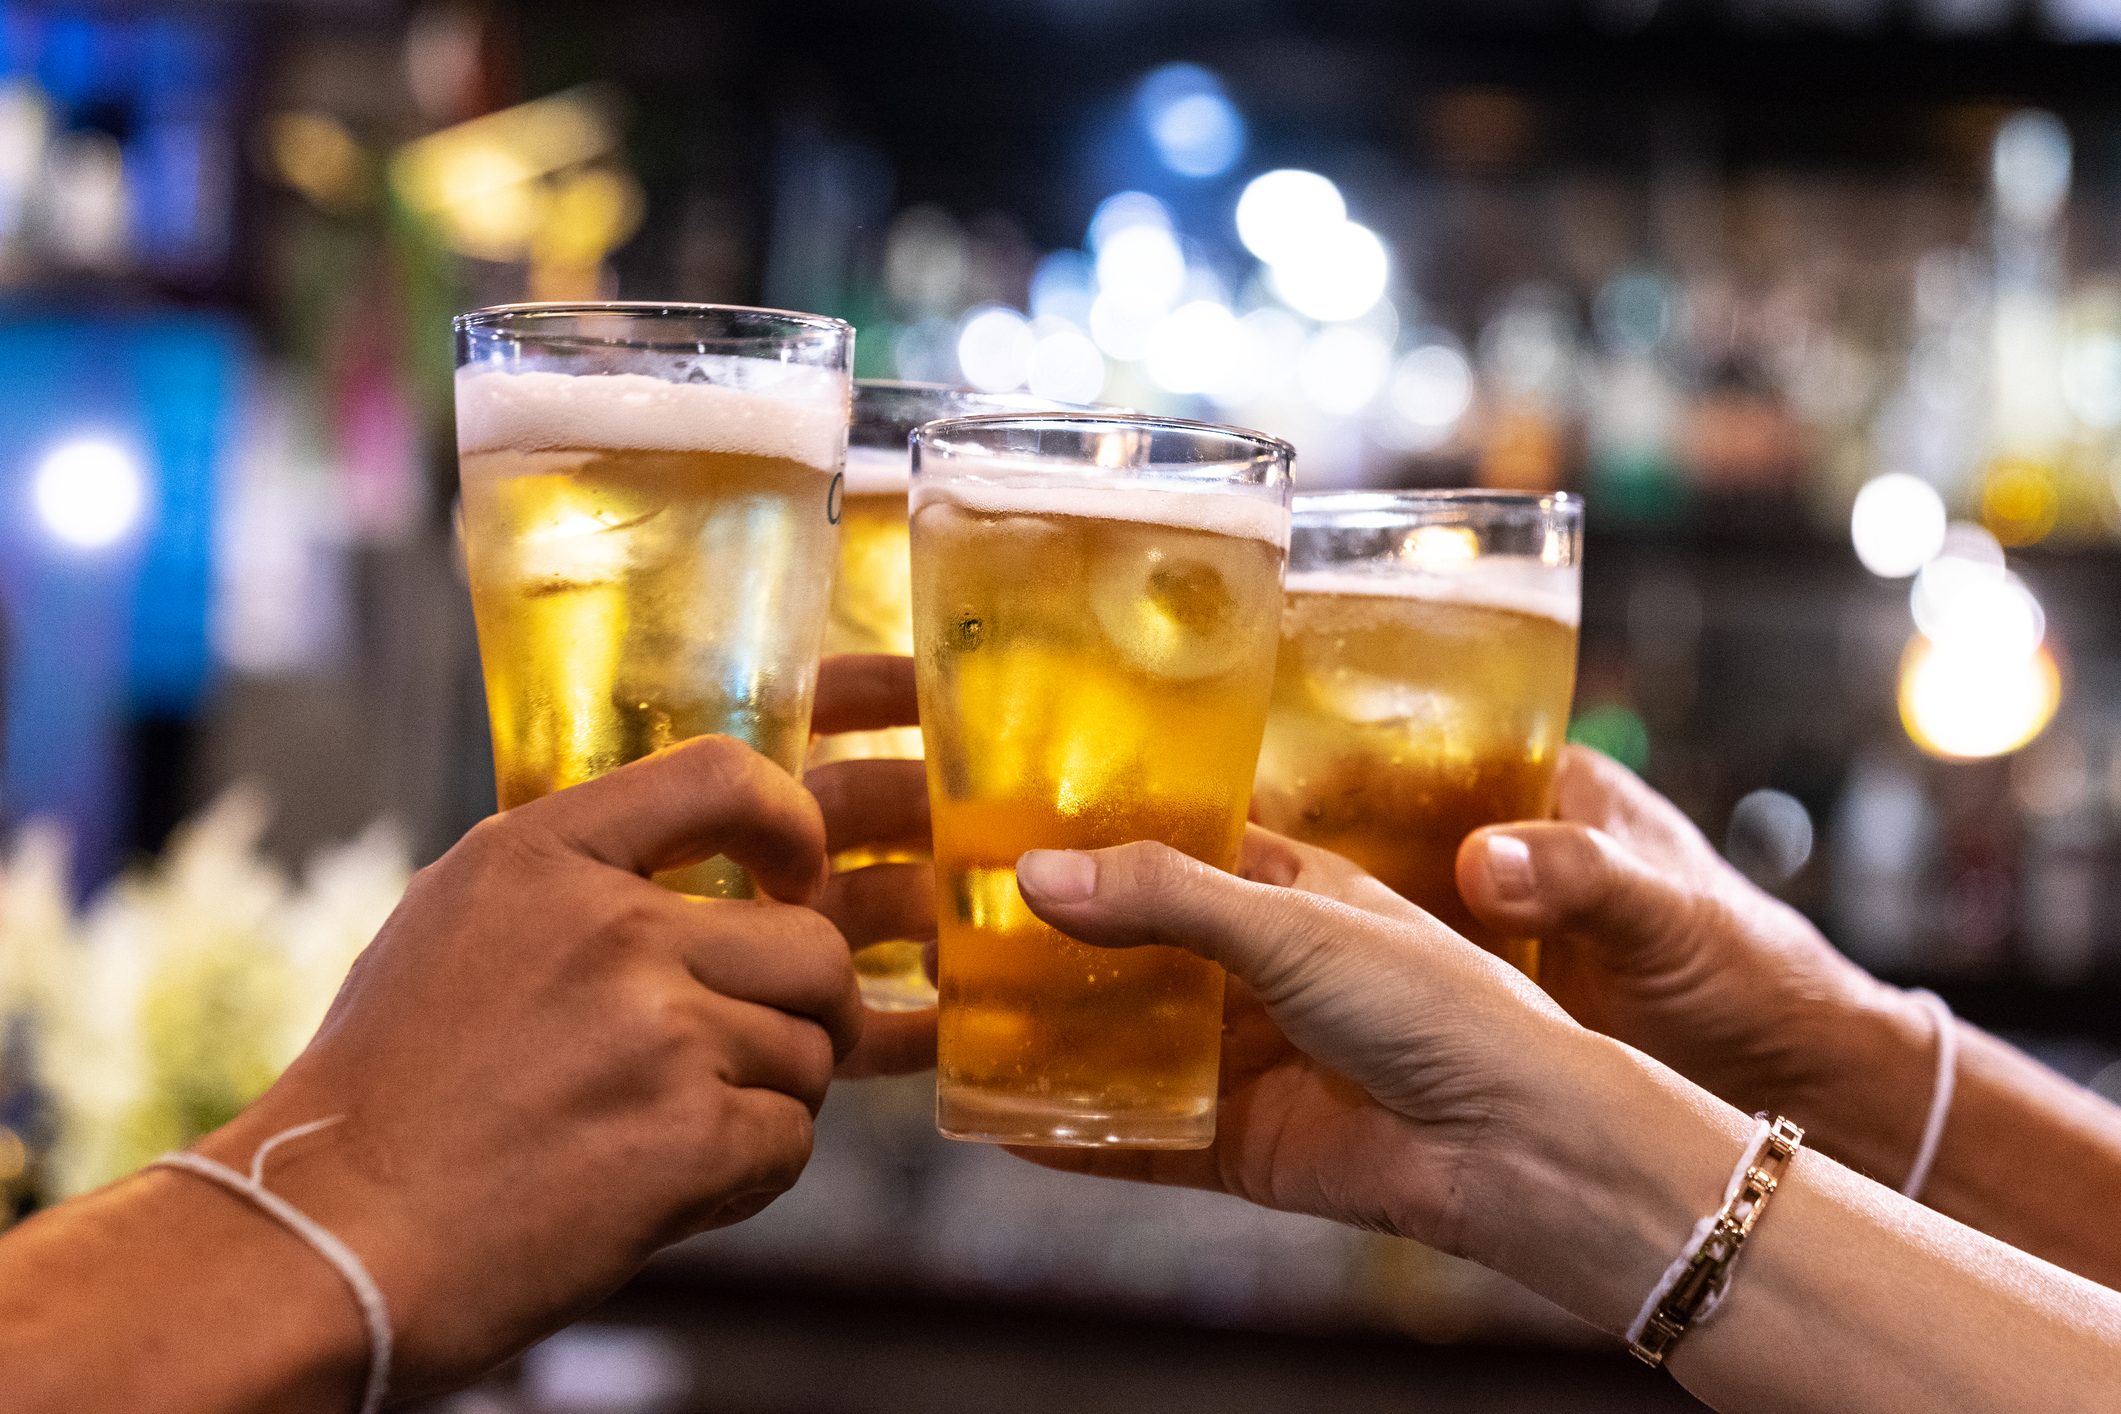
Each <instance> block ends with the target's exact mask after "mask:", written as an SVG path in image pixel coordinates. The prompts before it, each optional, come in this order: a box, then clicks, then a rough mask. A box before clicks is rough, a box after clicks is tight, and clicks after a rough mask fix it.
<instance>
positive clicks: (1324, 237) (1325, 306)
mask: <svg viewBox="0 0 2121 1414" xmlns="http://www.w3.org/2000/svg"><path fill="white" fill-rule="evenodd" d="M1391 273H1392V262H1391V258H1390V257H1389V256H1388V255H1387V254H1386V253H1385V243H1384V242H1383V241H1382V240H1380V239H1378V235H1377V233H1376V232H1375V231H1373V230H1371V229H1370V228H1369V227H1368V226H1364V225H1361V224H1359V223H1357V222H1354V221H1343V222H1341V223H1340V224H1339V225H1338V226H1334V227H1331V228H1330V229H1328V230H1327V231H1325V232H1323V233H1322V234H1320V235H1319V236H1317V237H1316V238H1314V239H1313V240H1312V241H1310V242H1309V243H1308V244H1307V245H1305V246H1304V247H1303V248H1302V249H1301V250H1300V251H1298V252H1297V253H1295V254H1293V255H1291V256H1289V257H1288V258H1287V259H1285V260H1283V261H1281V262H1280V263H1278V264H1276V265H1275V266H1274V267H1273V271H1272V274H1271V277H1270V278H1271V279H1272V281H1273V285H1274V292H1275V293H1276V294H1278V295H1280V296H1281V297H1282V298H1283V299H1284V300H1286V301H1288V303H1289V307H1290V308H1292V309H1294V310H1296V311H1297V312H1298V313H1299V314H1307V315H1309V316H1310V317H1311V318H1313V319H1316V320H1319V321H1321V322H1330V321H1335V320H1344V319H1354V318H1357V317H1359V316H1361V315H1363V314H1365V313H1367V312H1368V311H1369V310H1370V309H1371V308H1372V307H1373V306H1375V305H1376V303H1377V302H1378V301H1379V300H1381V299H1383V298H1384V293H1385V284H1386V282H1387V281H1388V280H1389V279H1390V278H1391Z"/></svg>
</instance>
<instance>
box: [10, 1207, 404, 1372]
mask: <svg viewBox="0 0 2121 1414" xmlns="http://www.w3.org/2000/svg"><path fill="white" fill-rule="evenodd" d="M0 1272H4V1273H5V1276H4V1277H0V1287H7V1288H12V1289H14V1290H15V1291H17V1292H20V1293H22V1294H23V1296H22V1300H23V1306H22V1307H21V1308H20V1309H17V1310H11V1311H7V1313H6V1318H5V1319H0V1328H4V1329H5V1330H7V1331H8V1333H9V1336H10V1337H12V1338H19V1339H21V1340H22V1341H23V1342H24V1343H23V1345H22V1346H21V1348H20V1350H19V1351H11V1352H10V1353H9V1355H8V1356H7V1357H6V1358H0V1366H5V1367H6V1368H8V1370H9V1371H10V1380H11V1384H10V1393H11V1394H23V1393H28V1394H29V1395H30V1396H31V1397H30V1398H29V1399H28V1401H27V1404H28V1406H30V1407H38V1408H42V1407H52V1408H67V1409H78V1410H82V1411H84V1414H88V1412H89V1411H101V1410H106V1409H108V1410H119V1409H133V1408H147V1407H153V1408H157V1409H169V1410H194V1409H196V1410H213V1411H216V1414H221V1412H222V1411H230V1414H234V1411H242V1412H243V1414H270V1412H271V1411H279V1410H288V1409H314V1410H333V1409H340V1408H346V1409H351V1408H352V1407H353V1406H354V1404H355V1403H357V1402H358V1398H359V1391H360V1387H361V1380H362V1378H363V1376H364V1374H365V1372H366V1369H367V1361H368V1340H367V1333H366V1330H365V1328H364V1327H363V1325H362V1322H361V1318H360V1315H359V1312H358V1311H357V1310H356V1309H355V1307H354V1305H353V1302H352V1300H351V1299H350V1298H349V1297H348V1295H347V1293H346V1290H345V1287H344V1285H343V1284H342V1283H341V1282H340V1281H339V1278H338V1276H337V1274H336V1273H334V1272H333V1271H332V1270H331V1269H330V1267H328V1266H327V1265H325V1264H324V1263H323V1262H322V1261H321V1260H319V1259H318V1258H317V1256H316V1254H314V1253H312V1252H310V1251H309V1249H308V1248H307V1247H306V1246H304V1245H303V1244H302V1243H301V1242H300V1241H298V1240H297V1239H296V1238H294V1237H293V1236H291V1235H290V1234H288V1233H286V1232H284V1231H283V1230H281V1229H280V1228H279V1226H278V1225H277V1224H276V1223H274V1222H273V1221H272V1220H271V1219H270V1218H268V1217H266V1216H265V1215H263V1214H261V1213H257V1212H254V1211H252V1210H251V1209H250V1208H249V1207H248V1206H247V1205H246V1204H244V1203H243V1202H242V1200H240V1199H238V1198H236V1197H235V1196H234V1195H232V1194H229V1193H226V1192H224V1191H222V1190H221V1189H219V1188H217V1187H215V1186H214V1185H212V1184H211V1183H208V1182H205V1181H204V1180H201V1179H198V1178H195V1177H192V1176H190V1175H187V1174H182V1173H174V1172H169V1171H166V1170H150V1171H147V1172H143V1173H139V1174H135V1175H134V1176H132V1177H130V1178H127V1179H124V1180H121V1181H120V1182H118V1183H116V1184H114V1185H112V1186H111V1187H109V1188H106V1189H103V1190H101V1191H99V1192H97V1193H93V1194H90V1195H88V1196H86V1197H83V1198H79V1199H76V1200H74V1201H72V1202H69V1203H65V1204H61V1205H60V1206H59V1207H57V1208H54V1209H51V1210H50V1211H49V1212H47V1213H44V1214H41V1215H40V1216H38V1217H37V1218H34V1219H32V1220H31V1221H30V1222H28V1223H25V1224H24V1225H23V1226H22V1228H21V1229H19V1230H18V1231H17V1232H15V1233H13V1234H10V1236H9V1238H8V1250H7V1251H6V1255H5V1258H4V1260H0ZM0 1310H5V1307H0ZM176 1351H181V1352H182V1358H181V1359H179V1358H174V1357H173V1356H170V1353H171V1352H176ZM166 1356H169V1357H170V1358H165V1357H166ZM18 1372H19V1374H20V1375H21V1376H22V1381H21V1382H20V1383H12V1381H14V1380H15V1379H16V1376H17V1373H18ZM40 1395H42V1396H46V1397H44V1398H43V1399H42V1402H40V1399H39V1397H38V1396H40Z"/></svg>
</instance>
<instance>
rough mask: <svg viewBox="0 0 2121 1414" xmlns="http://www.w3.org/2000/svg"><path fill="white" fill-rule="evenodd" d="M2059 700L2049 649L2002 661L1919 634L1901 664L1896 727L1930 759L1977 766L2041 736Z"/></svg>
mask: <svg viewBox="0 0 2121 1414" xmlns="http://www.w3.org/2000/svg"><path fill="white" fill-rule="evenodd" d="M2061 701H2062V674H2061V671H2060V670H2059V669H2058V668H2057V667H2056V666H2055V659H2054V655H2053V654H2051V653H2049V652H2048V650H2047V649H2046V648H2044V647H2043V648H2039V649H2037V650H2035V651H2034V652H2033V653H2031V654H2028V655H2026V656H2024V657H2019V658H2015V659H2003V660H1999V659H1998V658H1997V657H1996V656H1995V655H1993V654H1990V653H1984V652H1980V651H1978V650H1974V649H1970V648H1966V647H1962V646H1954V645H1948V644H1940V643H1935V642H1932V641H1931V640H1930V639H1929V638H1928V637H1926V636H1924V635H1920V634H1918V635H1916V637H1915V638H1914V639H1913V640H1912V641H1910V642H1909V644H1908V646H1907V651H1906V653H1905V654H1904V655H1903V656H1902V658H1901V660H1900V720H1901V723H1902V724H1903V725H1904V726H1905V727H1906V728H1907V734H1908V736H1909V738H1910V739H1912V740H1913V741H1914V743H1915V744H1916V745H1917V746H1919V747H1921V748H1922V749H1923V750H1924V751H1927V752H1929V753H1930V754H1931V755H1933V756H1942V757H1945V758H1947V759H1950V760H1961V761H1965V760H1979V759H1982V758H1985V757H1991V756H2003V755H2007V754H2009V753H2010V752H2013V751H2016V750H2018V749H2019V748H2020V747H2022V746H2024V745H2026V744H2027V743H2028V742H2030V741H2032V740H2033V738H2035V737H2037V736H2039V735H2040V733H2041V731H2042V730H2043V729H2044V728H2045V727H2046V726H2047V724H2048V723H2049V722H2050V721H2052V720H2053V719H2054V716H2055V709H2056V707H2057V706H2058V705H2060V703H2061Z"/></svg>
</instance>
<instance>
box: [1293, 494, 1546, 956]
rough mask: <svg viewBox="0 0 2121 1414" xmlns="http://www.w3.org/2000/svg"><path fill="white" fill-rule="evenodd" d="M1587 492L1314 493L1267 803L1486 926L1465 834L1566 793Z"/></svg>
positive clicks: (1444, 907)
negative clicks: (1469, 908) (1464, 877)
mask: <svg viewBox="0 0 2121 1414" xmlns="http://www.w3.org/2000/svg"><path fill="white" fill-rule="evenodd" d="M1582 537H1583V503H1582V502H1581V501H1580V500H1578V499H1577V498H1576V497H1574V496H1568V495H1559V494H1556V495H1518V494H1508V493H1502V492H1492V493H1491V492H1485V491H1406V492H1396V493H1390V494H1372V493H1364V492H1345V493H1338V494H1331V495H1317V496H1299V497H1297V498H1296V505H1295V512H1294V520H1293V524H1292V527H1291V530H1290V535H1289V588H1288V598H1287V601H1286V603H1285V604H1284V606H1283V608H1282V621H1281V656H1280V660H1279V663H1278V665H1277V667H1276V669H1275V680H1274V708H1273V711H1272V713H1271V714H1270V715H1269V717H1268V720H1267V736H1266V743H1265V745H1264V746H1263V747H1262V748H1261V751H1260V758H1259V780H1258V784H1257V787H1256V794H1255V795H1254V799H1253V810H1254V813H1255V814H1256V816H1257V817H1258V819H1259V821H1260V823H1261V824H1263V825H1265V826H1266V827H1267V828H1268V829H1270V830H1275V831H1278V832H1280V833H1282V834H1285V835H1290V836H1292V837H1294V838H1296V839H1300V840H1305V841H1308V842H1309V843H1311V844H1316V845H1322V846H1324V847H1325V848H1327V849H1330V850H1332V851H1333V852H1334V853H1336V854H1341V855H1345V856H1347V857H1348V858H1349V859H1352V860H1354V861H1355V862H1356V863H1357V864H1360V865H1361V866H1362V867H1363V868H1365V869H1367V870H1369V871H1370V872H1371V873H1372V874H1374V875H1376V876H1377V877H1378V878H1379V879H1381V880H1383V881H1384V882H1385V883H1386V884H1388V885H1390V886H1391V887H1392V888H1393V889H1394V890H1395V891H1397V892H1398V893H1400V894H1402V895H1403V896H1405V897H1406V898H1409V899H1411V900H1413V901H1414V902H1415V903H1418V904H1420V905H1421V906H1422V907H1423V908H1425V909H1427V910H1428V911H1429V912H1431V913H1433V914H1435V915H1436V916H1437V917H1438V918H1441V919H1442V920H1444V922H1446V923H1448V924H1450V925H1451V926H1452V927H1453V928H1455V929H1457V930H1458V931H1459V932H1461V933H1463V934H1464V935H1466V936H1467V937H1470V938H1473V939H1475V940H1476V941H1479V942H1481V943H1483V944H1484V945H1485V946H1487V947H1489V948H1490V949H1491V950H1493V951H1496V952H1500V953H1502V954H1503V955H1504V956H1505V957H1507V958H1509V959H1510V960H1511V961H1512V962H1514V963H1516V964H1517V965H1518V966H1519V967H1520V968H1523V969H1524V970H1525V971H1527V972H1534V971H1536V968H1537V961H1538V952H1537V950H1538V944H1537V943H1536V941H1532V940H1527V939H1506V938H1489V937H1485V936H1483V935H1482V933H1481V931H1480V930H1479V929H1478V928H1477V927H1476V926H1475V925H1474V923H1473V920H1472V917H1471V916H1470V915H1469V914H1468V913H1467V912H1466V910H1465V906H1464V904H1463V903H1461V902H1460V901H1459V897H1458V886H1457V882H1456V874H1455V861H1456V859H1457V855H1458V846H1459V844H1460V843H1461V842H1463V841H1464V839H1465V837H1466V836H1467V835H1469V834H1471V833H1472V832H1473V831H1474V830H1476V829H1479V828H1480V827H1481V826H1483V825H1493V824H1499V823H1501V822H1503V821H1506V820H1525V819H1537V818H1539V817H1542V816H1545V815H1548V814H1550V813H1551V812H1552V810H1553V807H1554V800H1553V790H1554V769H1555V766H1556V764H1557V763H1558V761H1559V759H1560V754H1561V748H1562V743H1563V740H1564V736H1565V733H1566V732H1567V730H1568V722H1569V698H1570V695H1571V692H1572V690H1573V688H1574V686H1575V681H1576V620H1577V602H1578V587H1577V586H1578V576H1579V562H1580V560H1581V557H1582V545H1583V539H1582Z"/></svg>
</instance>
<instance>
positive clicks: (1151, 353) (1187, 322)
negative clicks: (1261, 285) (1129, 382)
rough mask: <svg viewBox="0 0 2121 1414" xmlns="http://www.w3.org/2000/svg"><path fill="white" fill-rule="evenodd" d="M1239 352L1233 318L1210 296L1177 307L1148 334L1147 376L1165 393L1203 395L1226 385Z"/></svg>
mask: <svg viewBox="0 0 2121 1414" xmlns="http://www.w3.org/2000/svg"><path fill="white" fill-rule="evenodd" d="M1241 352H1242V350H1241V347H1240V341H1239V335H1238V328H1237V316H1236V315H1234V314H1232V313H1231V312H1230V311H1229V309H1228V308H1227V307H1226V306H1224V305H1221V304H1218V303H1216V302H1214V301H1213V300H1194V301H1192V302H1191V303H1189V304H1183V305H1180V306H1179V307H1178V308H1177V309H1174V310H1172V311H1171V313H1169V314H1168V315H1166V316H1165V317H1164V318H1163V319H1161V320H1159V321H1158V322H1157V325H1156V327H1155V328H1154V329H1153V330H1151V331H1150V334H1149V350H1148V363H1147V370H1148V374H1149V377H1150V378H1151V379H1152V380H1153V381H1154V382H1155V383H1156V384H1157V385H1158V386H1160V387H1162V388H1163V389H1165V390H1166V391H1167V392H1172V393H1207V392H1210V391H1212V390H1214V389H1216V388H1218V387H1223V386H1226V385H1227V384H1228V382H1229V380H1230V376H1231V364H1232V363H1233V362H1234V361H1235V360H1236V358H1237V357H1238V356H1239V355H1240V353H1241Z"/></svg>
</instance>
